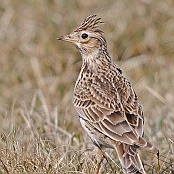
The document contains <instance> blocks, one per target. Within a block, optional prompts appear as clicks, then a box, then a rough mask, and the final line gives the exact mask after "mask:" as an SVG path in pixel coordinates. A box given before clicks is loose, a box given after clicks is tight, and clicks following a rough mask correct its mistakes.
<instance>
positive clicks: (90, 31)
mask: <svg viewBox="0 0 174 174" xmlns="http://www.w3.org/2000/svg"><path fill="white" fill-rule="evenodd" d="M100 24H104V22H102V21H101V18H97V15H90V16H88V17H87V18H86V19H85V20H84V22H83V23H81V24H80V26H79V27H78V28H76V29H75V30H74V31H73V32H71V33H70V34H69V35H66V36H61V37H59V38H57V39H58V40H63V41H68V42H70V43H72V44H74V45H75V46H76V47H77V48H78V49H79V51H80V53H81V54H82V57H84V56H88V55H89V54H96V53H97V52H98V51H100V50H101V49H106V41H105V38H104V33H103V32H102V31H101V30H99V29H98V26H99V25H100Z"/></svg>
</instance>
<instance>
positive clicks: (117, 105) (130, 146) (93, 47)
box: [57, 14, 153, 174]
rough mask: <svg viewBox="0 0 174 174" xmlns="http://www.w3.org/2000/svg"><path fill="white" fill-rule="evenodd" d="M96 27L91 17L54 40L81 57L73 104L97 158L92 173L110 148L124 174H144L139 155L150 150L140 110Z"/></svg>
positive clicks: (98, 170)
mask: <svg viewBox="0 0 174 174" xmlns="http://www.w3.org/2000/svg"><path fill="white" fill-rule="evenodd" d="M101 24H104V22H103V21H102V19H101V18H100V17H98V16H97V15H95V14H94V15H93V14H92V15H89V16H88V17H86V18H85V20H84V21H83V22H82V23H81V24H80V25H79V27H77V28H76V29H75V30H73V31H72V32H71V33H70V34H68V35H65V36H61V37H59V38H57V39H58V40H62V41H67V42H70V43H72V44H73V45H75V46H76V47H77V49H78V50H79V52H80V54H81V57H82V66H81V70H80V73H79V76H78V78H77V81H76V83H75V87H74V94H73V104H74V107H75V109H76V111H77V113H78V115H79V119H80V123H81V125H82V127H83V129H84V131H85V132H86V133H87V135H88V137H89V138H90V139H91V141H92V142H93V144H94V145H95V146H96V147H97V149H98V152H99V154H101V155H99V156H101V159H100V160H98V167H97V169H96V173H99V172H100V166H101V162H102V160H103V158H104V157H105V153H104V150H105V148H111V149H115V151H116V153H117V156H118V159H119V161H120V163H121V166H122V170H123V172H124V173H125V174H138V173H139V174H145V173H146V172H145V169H144V167H143V164H142V161H141V159H140V155H139V152H138V149H139V147H145V148H147V149H150V150H151V149H152V148H153V145H152V144H151V143H150V142H149V141H147V140H145V138H144V116H143V109H142V106H141V104H140V103H139V101H138V97H137V95H136V93H135V91H134V89H133V87H132V85H131V83H130V82H129V81H128V79H127V78H126V77H125V76H124V75H123V72H122V69H121V68H120V67H119V66H118V65H117V64H115V63H114V61H113V60H112V58H111V56H110V55H109V53H108V50H107V42H106V39H105V34H104V32H103V31H102V30H101V29H100V28H99V26H100V25H101Z"/></svg>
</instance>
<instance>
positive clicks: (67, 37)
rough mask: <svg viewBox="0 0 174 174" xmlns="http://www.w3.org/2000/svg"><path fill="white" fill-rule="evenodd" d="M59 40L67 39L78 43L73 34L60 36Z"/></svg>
mask: <svg viewBox="0 0 174 174" xmlns="http://www.w3.org/2000/svg"><path fill="white" fill-rule="evenodd" d="M57 40H63V41H67V42H72V43H77V40H75V39H73V38H72V37H71V35H66V36H61V37H58V38H57Z"/></svg>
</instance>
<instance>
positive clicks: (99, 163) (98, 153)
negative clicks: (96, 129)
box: [96, 148, 104, 174]
mask: <svg viewBox="0 0 174 174" xmlns="http://www.w3.org/2000/svg"><path fill="white" fill-rule="evenodd" d="M103 159H104V156H103V152H102V150H101V149H100V148H97V162H98V165H97V170H96V174H99V171H100V168H101V163H102V161H103Z"/></svg>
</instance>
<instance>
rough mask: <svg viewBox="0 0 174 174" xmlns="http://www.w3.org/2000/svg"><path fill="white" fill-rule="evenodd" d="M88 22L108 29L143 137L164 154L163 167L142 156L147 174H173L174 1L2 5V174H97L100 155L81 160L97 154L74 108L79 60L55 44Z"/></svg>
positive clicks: (56, 0)
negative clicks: (135, 101)
mask: <svg viewBox="0 0 174 174" xmlns="http://www.w3.org/2000/svg"><path fill="white" fill-rule="evenodd" d="M90 14H97V15H98V16H99V17H101V18H102V20H103V21H104V22H105V25H102V26H101V29H102V30H103V31H104V33H105V37H106V40H107V44H108V51H109V53H110V56H111V57H112V58H113V60H114V62H115V63H117V64H118V65H119V66H120V67H121V68H122V70H123V72H124V74H125V76H126V77H127V78H128V79H129V81H130V82H131V83H132V85H133V87H134V89H135V91H136V93H137V95H138V97H139V101H140V102H141V104H142V105H143V109H144V116H145V137H146V138H147V139H148V140H149V141H151V142H152V143H154V144H155V145H156V146H157V147H158V148H159V150H160V155H161V156H160V157H159V159H157V157H156V155H155V154H150V153H149V155H147V152H146V151H144V152H142V155H141V156H142V159H143V161H144V163H145V168H146V170H147V171H148V172H149V173H153V172H154V173H157V172H159V173H160V172H163V173H169V172H171V171H172V168H173V167H172V165H173V162H174V138H173V137H174V1H173V0H166V1H163V0H132V1H129V0H122V1H121V0H107V1H106V0H100V1H99V0H88V1H84V0H73V1H72V0H45V1H43V0H37V1H34V0H25V1H22V0H13V1H11V0H0V123H1V126H0V134H1V139H0V173H25V172H26V173H27V172H35V173H39V172H41V173H57V172H59V173H61V172H62V173H66V172H67V171H72V173H73V172H76V173H78V172H79V173H80V172H86V173H91V172H92V173H93V172H94V169H95V167H96V161H95V162H92V161H91V160H90V159H93V158H94V159H95V155H94V154H92V152H89V153H85V154H87V155H86V156H83V157H82V159H81V154H82V151H81V150H85V149H86V148H88V147H89V146H90V147H93V146H91V142H90V141H89V139H88V138H87V136H86V134H85V133H84V131H83V130H82V128H81V126H80V123H79V119H78V115H77V113H76V111H75V109H74V107H73V104H72V94H73V88H74V84H75V81H76V79H77V76H78V73H79V70H80V67H81V64H82V60H81V56H80V53H79V52H78V50H76V48H75V47H73V46H72V45H70V44H69V43H64V42H60V41H57V40H56V38H57V37H59V36H62V35H66V34H68V33H70V32H72V31H73V30H74V29H75V28H76V27H78V25H79V24H80V23H81V22H83V20H84V19H85V18H86V17H87V16H88V15H90ZM83 154H84V153H83ZM89 157H90V159H89ZM112 165H113V164H112ZM91 166H92V167H91ZM106 166H107V168H109V165H107V164H106ZM115 170H116V171H117V170H118V169H115ZM108 173H111V171H110V170H109V169H108ZM120 173H121V171H120Z"/></svg>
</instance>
